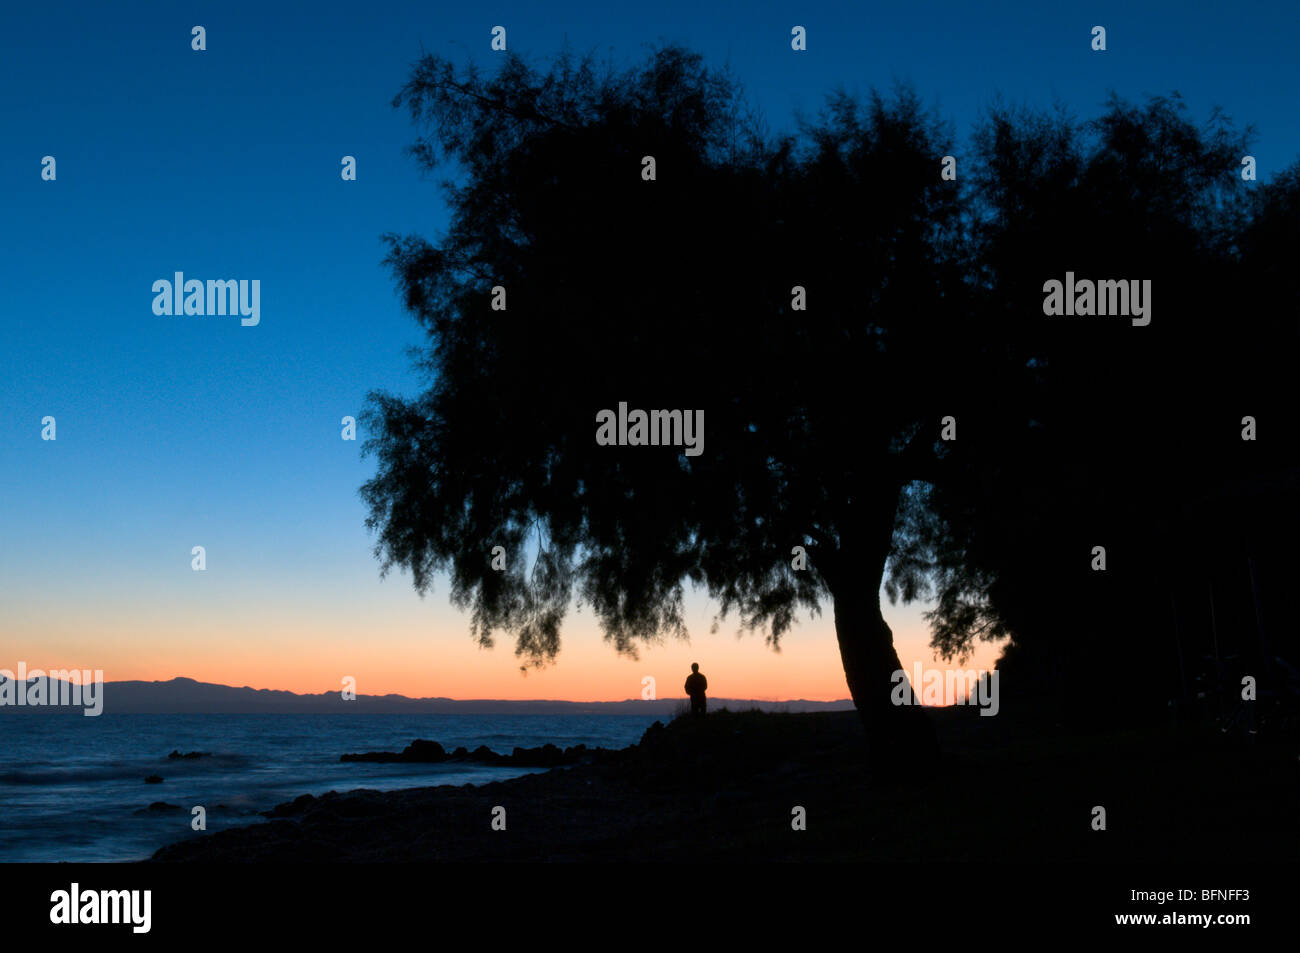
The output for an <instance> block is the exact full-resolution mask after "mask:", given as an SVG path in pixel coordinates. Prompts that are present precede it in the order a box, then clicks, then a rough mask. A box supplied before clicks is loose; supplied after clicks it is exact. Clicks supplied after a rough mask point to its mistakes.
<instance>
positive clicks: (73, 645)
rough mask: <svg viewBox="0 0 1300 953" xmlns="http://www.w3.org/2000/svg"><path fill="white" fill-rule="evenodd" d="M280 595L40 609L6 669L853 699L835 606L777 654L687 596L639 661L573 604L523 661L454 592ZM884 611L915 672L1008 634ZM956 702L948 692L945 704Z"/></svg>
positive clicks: (294, 687) (801, 627) (279, 685)
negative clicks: (459, 606) (673, 624)
mask: <svg viewBox="0 0 1300 953" xmlns="http://www.w3.org/2000/svg"><path fill="white" fill-rule="evenodd" d="M279 595H280V597H281V598H278V599H272V598H266V597H264V598H263V600H259V602H260V604H256V605H249V604H247V603H245V604H242V605H241V604H238V603H236V604H234V605H232V604H231V603H230V602H222V601H221V600H220V598H219V596H217V595H216V594H213V598H212V599H211V600H210V601H209V603H208V604H207V605H201V606H198V607H197V609H198V611H195V610H196V606H194V605H188V606H184V607H182V606H180V605H168V604H166V603H165V602H162V603H160V602H156V601H155V602H150V601H147V600H143V601H141V600H135V601H132V602H130V603H129V604H123V605H120V606H116V607H114V609H115V610H116V611H113V612H105V611H104V609H105V606H104V605H103V603H102V601H98V600H95V601H96V603H97V604H96V605H94V606H93V609H92V607H91V606H90V605H86V606H84V607H78V606H75V605H73V606H69V605H67V604H63V605H60V606H58V608H57V609H56V608H55V607H53V606H44V607H41V606H32V605H29V606H28V607H27V609H26V611H25V613H20V616H19V618H18V619H17V620H15V621H16V622H17V625H16V626H15V629H14V632H15V634H16V635H18V638H15V639H11V640H7V641H8V642H9V643H10V644H9V645H8V646H7V651H5V652H4V654H3V655H0V669H9V670H11V671H15V670H16V668H17V663H18V662H19V661H23V662H25V663H26V665H27V668H28V670H31V669H35V668H41V669H44V670H50V669H64V668H68V669H71V668H77V669H91V670H94V669H100V670H102V671H103V673H104V678H105V680H106V681H125V680H143V681H166V680H169V679H171V678H174V677H176V676H185V677H188V678H193V679H195V680H197V681H201V682H215V683H218V684H224V685H232V686H236V687H242V686H248V687H250V688H254V689H273V690H275V689H278V690H285V691H291V692H296V693H299V694H316V693H320V692H335V691H339V690H341V688H342V685H343V679H344V678H345V677H349V676H350V677H352V678H355V679H356V690H357V692H358V693H359V694H363V695H385V694H390V693H394V694H401V695H406V696H408V697H412V698H419V697H447V698H455V699H471V698H480V699H482V698H490V699H510V700H537V699H556V700H568V701H580V702H581V701H622V700H625V699H636V698H641V697H642V689H643V685H644V682H643V679H645V678H646V677H647V676H648V677H651V678H653V679H654V680H655V695H656V697H658V698H661V699H663V698H677V697H684V692H683V689H682V682H683V681H684V680H685V678H686V676H687V675H688V674H689V673H690V666H691V663H692V662H699V663H700V668H701V671H703V672H704V674H705V675H706V676H707V677H708V679H709V695H710V696H711V697H713V698H741V699H755V700H761V701H772V702H779V701H787V700H793V699H800V698H802V699H807V700H810V701H833V700H837V699H845V698H848V697H849V692H848V687H847V685H846V683H845V679H844V669H843V666H842V664H841V661H840V656H839V648H838V645H837V642H836V638H835V629H834V624H833V623H832V621H831V619H830V618H829V613H823V615H821V616H818V617H814V618H812V619H811V620H810V619H809V618H808V617H807V616H806V615H805V616H803V617H801V618H800V620H799V622H798V623H797V624H796V625H795V626H794V628H793V629H792V630H791V631H790V632H788V633H787V634H786V635H785V636H783V638H782V640H781V651H780V652H779V653H778V652H774V651H772V649H771V648H769V647H768V646H767V644H766V643H765V640H764V638H763V635H762V633H761V632H754V633H749V634H746V635H744V636H742V637H739V638H738V637H737V635H736V631H735V630H736V624H735V621H734V619H728V620H724V621H722V623H721V624H720V626H719V629H718V631H717V632H716V633H714V632H711V631H710V628H711V623H712V618H713V615H712V610H711V608H710V606H709V604H708V603H707V602H706V601H704V600H702V599H697V600H692V599H690V598H689V597H688V600H687V619H686V621H687V627H688V629H689V631H690V634H691V641H690V642H689V643H686V642H682V641H679V640H675V639H671V638H670V639H665V640H664V641H663V642H662V643H660V644H652V645H646V646H643V647H642V648H641V649H640V650H639V655H640V658H639V659H638V660H634V659H631V658H628V657H625V656H620V655H618V654H617V653H616V652H615V651H614V649H613V647H612V646H611V645H610V644H609V643H607V642H605V641H604V640H603V639H602V638H601V635H600V633H599V631H598V628H597V625H596V623H595V620H594V619H593V618H592V616H591V615H590V613H578V612H572V611H571V612H570V614H569V616H568V617H567V619H566V624H565V626H564V630H563V633H562V638H561V648H560V654H559V656H558V658H557V659H556V661H555V662H554V663H553V664H551V665H548V666H546V667H544V668H541V669H529V670H528V671H527V673H521V672H520V664H521V660H520V659H518V658H517V657H516V656H515V654H514V640H513V638H512V637H511V636H510V635H509V634H508V633H498V634H497V637H496V639H495V643H496V644H495V647H494V648H492V649H482V648H480V647H479V646H478V645H477V644H476V643H475V642H474V640H473V639H472V637H471V636H470V634H469V617H468V615H467V614H463V613H460V612H457V611H456V610H454V609H452V608H451V607H450V606H448V605H447V604H446V603H445V602H444V601H442V599H445V596H443V597H442V599H436V598H435V597H431V598H429V599H427V600H420V599H419V598H418V597H416V596H414V594H412V593H411V592H410V590H409V588H408V589H406V590H404V591H403V592H402V594H401V595H397V596H396V597H395V598H394V596H395V594H394V592H393V590H392V589H389V590H387V596H388V598H387V599H385V600H378V601H371V600H369V599H365V598H360V599H356V600H353V601H348V600H346V599H342V598H339V597H337V596H335V595H334V594H331V595H323V594H320V593H312V596H313V598H312V599H310V600H307V601H308V602H310V603H311V604H312V605H311V608H310V609H308V610H303V611H296V610H294V609H291V608H288V607H287V605H286V601H285V599H284V596H285V595H286V594H285V593H280V594H279ZM88 601H90V600H88ZM292 601H294V602H298V601H299V600H292ZM124 602H125V600H124ZM439 603H441V604H439ZM884 608H885V617H886V619H887V621H888V622H889V624H890V626H891V628H892V629H893V632H894V643H895V646H896V647H897V650H898V654H899V659H900V662H901V664H902V666H903V669H904V670H905V671H906V672H907V673H908V676H909V678H911V676H912V673H913V665H914V664H915V663H916V662H918V661H919V662H920V663H921V665H922V667H923V668H924V669H927V670H929V669H932V668H942V669H950V668H957V667H960V668H964V669H981V670H987V669H992V668H993V664H994V661H995V659H996V657H997V655H998V653H999V652H1000V646H995V645H989V644H983V643H982V644H980V645H978V646H977V647H976V649H975V651H974V653H973V655H972V657H971V658H970V659H969V660H968V661H967V663H966V664H965V665H963V666H958V665H957V663H956V662H955V661H954V662H953V663H952V664H945V663H941V662H938V661H936V659H935V657H934V653H933V650H931V649H930V647H929V639H930V636H929V629H928V626H927V625H926V623H925V621H924V620H923V619H922V618H921V612H922V611H923V608H924V607H921V606H910V607H891V606H888V605H885V607H884ZM38 645H39V646H40V648H39V649H38V648H36V646H38ZM23 646H27V648H26V649H25V650H24V648H23ZM24 651H25V653H26V654H23V653H24ZM918 687H919V686H918ZM954 701H955V699H953V698H951V697H947V698H945V699H944V704H951V703H952V702H954Z"/></svg>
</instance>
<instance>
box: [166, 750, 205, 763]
mask: <svg viewBox="0 0 1300 953" xmlns="http://www.w3.org/2000/svg"><path fill="white" fill-rule="evenodd" d="M207 753H208V752H206V751H191V752H189V753H188V754H181V753H180V752H179V751H172V753H171V754H169V755H168V756H167V760H168V761H179V760H184V761H193V760H194V759H195V758H202V757H203V756H204V755H205V754H207Z"/></svg>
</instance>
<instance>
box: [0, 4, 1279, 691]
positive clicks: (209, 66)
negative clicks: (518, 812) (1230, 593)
mask: <svg viewBox="0 0 1300 953" xmlns="http://www.w3.org/2000/svg"><path fill="white" fill-rule="evenodd" d="M618 6H620V7H622V8H617V7H616V5H612V4H609V3H608V2H598V3H597V2H592V3H565V2H548V3H545V4H539V3H518V2H511V3H489V4H473V5H469V4H459V5H456V8H455V9H452V8H450V7H449V6H448V5H440V4H430V3H427V2H418V3H417V2H410V3H383V2H370V3H365V4H353V3H347V4H336V3H330V2H324V3H319V4H311V5H298V4H294V5H292V6H290V5H287V4H274V3H267V2H264V0H263V2H257V3H231V2H223V3H220V4H205V3H175V2H166V3H161V2H132V3H130V4H111V5H110V4H102V3H81V4H31V5H18V4H6V5H5V8H4V11H3V13H0V34H2V35H3V37H4V40H3V41H2V42H3V44H4V47H5V51H4V56H3V57H0V112H2V113H3V115H4V116H5V121H4V133H3V144H4V148H3V149H0V183H2V184H0V189H3V202H2V204H0V208H2V209H3V220H4V225H3V228H2V229H0V235H2V236H3V239H2V240H3V246H0V279H3V282H4V306H3V309H2V310H0V321H2V322H3V343H2V344H0V668H14V667H16V665H17V663H18V662H19V661H25V662H26V663H27V664H28V666H29V667H44V668H52V667H53V668H62V667H76V668H92V669H102V670H103V671H104V673H105V677H106V678H108V679H110V680H116V679H125V678H144V679H154V678H158V679H165V678H170V677H172V676H175V675H187V676H190V677H194V678H199V679H202V680H207V681H217V682H225V683H231V684H236V685H252V686H253V687H256V688H284V689H290V690H294V691H313V692H314V691H325V690H337V689H338V688H339V687H340V679H341V678H342V677H343V676H345V675H350V676H354V677H356V678H357V680H358V685H357V688H358V691H361V692H363V693H368V694H369V693H385V692H401V693H404V694H408V695H446V696H451V697H458V698H470V697H494V698H570V699H576V700H609V699H621V698H627V697H637V696H639V695H640V692H641V679H642V677H643V676H645V675H652V676H654V677H655V678H656V679H657V680H658V682H659V694H660V696H661V697H663V696H666V695H670V694H680V692H681V682H682V680H683V679H684V678H685V675H686V674H687V672H688V670H689V664H690V662H691V661H695V660H698V661H699V662H700V663H701V666H702V668H703V670H704V671H705V672H706V673H707V674H708V675H709V679H710V689H711V694H713V695H726V696H737V697H754V698H766V699H783V698H798V697H803V698H810V699H832V698H842V697H846V696H847V689H846V686H845V682H844V675H843V670H842V668H841V666H840V662H839V657H838V650H837V648H836V644H835V636H834V629H833V626H832V624H831V622H830V619H829V616H828V615H825V616H822V617H820V618H819V619H817V620H815V621H812V622H808V621H805V622H803V623H802V624H801V625H799V626H798V627H797V628H796V630H795V631H794V632H793V633H791V634H790V635H789V636H788V637H787V639H786V640H785V643H784V649H783V651H782V653H781V654H779V655H778V654H774V653H773V652H772V651H771V650H770V649H768V648H767V647H766V646H765V645H764V643H763V640H762V638H761V637H758V636H748V637H745V638H743V639H737V637H736V635H735V624H734V621H731V622H725V623H723V626H722V628H721V629H720V630H719V632H718V633H717V634H710V632H709V622H710V619H711V615H712V610H711V609H710V607H709V606H708V605H707V604H706V602H705V600H703V599H702V598H696V599H694V600H693V601H692V603H691V605H692V618H691V623H692V624H691V633H692V643H691V644H690V645H689V646H688V645H684V644H681V643H676V642H670V643H668V644H665V645H664V646H661V647H652V648H649V649H647V650H646V651H645V652H643V653H642V657H641V659H640V661H632V660H628V659H624V658H620V657H618V656H617V655H615V653H614V651H613V649H612V648H610V647H609V646H607V645H605V644H604V643H603V642H602V641H601V639H600V635H599V633H598V631H597V630H596V629H595V627H594V626H593V624H592V622H591V617H590V615H581V614H576V615H571V616H570V622H569V624H568V626H567V627H566V630H565V634H564V639H565V643H564V647H563V649H562V652H561V655H560V659H559V661H558V663H557V664H556V665H554V666H553V667H551V668H549V669H546V670H544V671H541V672H532V673H530V674H528V675H527V676H522V675H521V674H520V672H519V669H518V664H517V661H516V659H515V657H514V654H513V643H512V641H511V640H510V639H509V638H508V637H506V638H503V639H502V640H501V641H500V642H499V643H498V645H497V647H496V649H495V650H493V651H491V652H485V651H482V650H480V649H479V648H478V647H477V646H476V645H475V644H474V643H473V641H472V640H471V638H470V636H469V634H468V619H467V617H466V616H464V615H462V614H460V613H458V612H456V611H455V610H454V609H452V608H451V607H450V605H449V604H448V602H447V595H446V587H445V586H441V585H440V586H438V587H437V588H436V589H435V592H434V593H433V594H432V595H430V596H429V597H428V598H427V599H425V600H423V601H422V600H421V599H420V598H419V597H418V596H417V595H416V594H415V593H414V592H413V590H412V587H411V584H410V578H409V576H406V575H400V574H396V573H395V574H393V575H392V576H390V577H389V578H388V579H387V580H384V581H381V580H380V579H379V577H378V566H377V563H376V562H375V560H374V559H373V557H372V555H371V547H372V540H371V538H370V537H369V536H368V535H367V533H366V531H365V528H364V526H363V520H364V518H365V515H366V513H365V508H364V506H363V505H362V503H361V501H360V500H359V498H358V496H357V488H358V487H359V486H360V485H361V484H362V483H363V482H364V481H365V480H366V479H367V478H368V477H369V476H370V475H372V473H373V472H374V462H373V461H372V460H365V461H362V460H361V459H360V455H359V448H360V441H358V442H356V443H350V442H344V441H342V440H341V439H340V437H339V430H340V426H339V421H340V418H341V417H343V416H344V415H345V414H352V415H355V414H357V413H358V412H359V411H360V409H361V407H362V402H363V397H364V395H365V393H366V392H367V391H368V390H370V389H373V388H383V389H388V390H392V391H397V392H401V393H408V394H409V393H412V392H414V390H415V388H416V379H415V377H414V375H413V374H412V373H411V372H410V369H409V364H408V360H407V358H406V356H405V353H404V349H405V348H406V347H407V346H408V345H412V344H417V343H419V341H420V336H419V333H418V329H417V326H416V324H415V322H414V321H413V320H412V319H411V318H410V317H409V316H408V315H407V314H405V313H404V312H403V311H402V309H401V307H400V305H399V302H398V299H397V296H396V294H395V291H394V288H395V286H394V283H393V281H392V279H391V277H390V276H389V275H388V274H387V273H386V272H385V271H384V270H383V268H382V267H381V265H380V262H381V259H382V257H383V254H384V247H383V245H382V243H381V241H380V235H381V234H382V233H383V232H387V231H394V232H398V233H408V232H419V233H421V234H424V235H426V236H428V237H430V238H435V237H436V236H437V234H438V233H439V231H440V230H441V229H442V228H443V227H444V226H445V223H446V212H445V209H444V207H443V205H442V202H441V197H440V195H439V193H438V191H437V188H436V185H435V182H434V180H432V179H426V178H422V177H421V175H420V173H419V171H418V169H417V168H416V167H415V166H414V164H413V162H412V161H411V160H409V159H408V158H407V157H406V156H405V155H404V154H403V148H404V147H405V146H406V145H408V144H409V143H410V142H411V141H412V139H413V138H414V130H413V129H412V127H411V126H410V124H409V121H408V119H407V116H406V114H405V113H403V112H400V111H398V110H394V109H393V108H392V107H391V106H390V105H389V103H390V100H391V99H392V96H393V95H394V94H395V93H396V92H397V90H398V89H399V88H400V87H401V85H402V83H403V82H404V80H405V79H406V77H407V75H408V73H409V70H410V66H411V64H412V63H413V61H414V60H415V59H416V58H417V57H418V56H419V55H420V53H421V51H428V52H433V53H439V54H443V55H446V56H450V57H452V58H453V59H455V60H457V61H458V62H462V63H463V62H467V61H469V60H474V61H476V62H478V63H480V64H482V65H483V66H485V67H486V68H491V67H492V65H493V57H494V56H497V55H498V54H493V53H492V52H491V51H490V50H489V40H490V36H489V31H490V30H491V28H492V27H493V26H494V25H496V24H502V25H504V26H505V27H506V28H507V30H508V39H509V44H510V48H511V49H512V50H514V51H516V52H520V53H523V54H525V55H529V56H530V57H534V58H535V57H538V56H547V57H549V56H550V55H552V54H554V53H555V52H556V51H557V50H558V49H559V48H560V46H561V44H562V43H563V42H564V41H565V40H566V39H567V40H568V41H569V43H570V44H571V45H572V46H573V48H574V49H575V50H577V51H580V52H581V51H587V50H593V51H595V52H597V53H599V54H602V55H604V54H608V55H610V56H612V57H614V59H615V60H616V61H617V62H619V63H621V64H623V65H631V64H632V63H635V62H640V61H642V60H643V59H644V56H645V54H646V52H647V51H648V48H649V44H650V43H652V42H654V41H657V40H666V41H676V42H681V43H684V44H686V45H688V46H691V47H693V48H695V49H697V50H699V51H701V52H702V53H704V54H705V56H706V58H707V60H708V62H710V63H711V64H716V65H721V64H724V63H726V64H729V65H730V66H731V68H732V70H733V71H734V74H735V75H736V77H737V78H738V79H739V80H740V81H741V83H742V84H743V85H744V86H745V88H746V90H747V91H748V94H749V96H750V98H751V100H752V101H753V102H754V103H755V104H756V105H758V106H759V107H760V108H761V109H762V110H763V112H764V113H765V114H766V116H767V118H768V121H769V124H770V126H771V128H772V129H774V130H777V129H783V128H789V127H790V126H791V125H792V117H793V115H794V111H795V110H804V111H805V112H814V111H815V110H816V109H817V108H819V106H820V105H821V104H822V102H823V96H824V94H825V93H826V92H828V91H830V90H831V89H832V88H833V87H834V86H835V85H836V84H841V83H842V84H844V85H845V86H846V88H848V89H849V90H850V91H866V90H867V89H869V88H870V87H872V86H878V87H882V88H888V87H889V86H890V85H891V84H892V83H893V82H894V81H895V80H906V81H911V82H912V83H914V84H915V85H916V87H917V89H918V90H919V92H920V93H921V95H922V97H923V98H924V99H925V100H926V101H927V102H931V103H934V104H936V105H937V106H938V107H939V108H940V110H941V112H942V113H943V115H944V116H945V117H947V118H949V119H952V120H953V121H954V122H955V124H956V129H957V131H958V134H959V136H961V137H963V138H964V137H965V135H966V133H967V131H968V130H969V128H970V126H971V124H972V123H973V122H974V121H975V119H976V118H977V116H978V115H979V113H980V111H981V110H982V109H983V108H985V107H986V106H987V105H988V104H989V103H990V102H991V101H992V100H993V98H994V96H995V95H997V94H999V93H1000V94H1001V95H1002V96H1003V97H1004V98H1006V99H1007V100H1010V101H1012V102H1023V103H1026V104H1029V105H1035V106H1047V105H1049V104H1050V103H1051V102H1052V101H1053V100H1054V99H1059V100H1061V101H1063V102H1065V103H1066V104H1068V105H1069V106H1070V107H1071V108H1072V109H1073V110H1074V111H1075V112H1076V113H1077V114H1079V115H1082V116H1089V115H1094V114H1096V112H1097V109H1098V107H1099V105H1100V104H1101V103H1102V102H1103V101H1104V98H1105V95H1106V93H1107V91H1108V90H1111V89H1114V90H1115V91H1117V92H1119V93H1120V94H1121V95H1124V96H1127V97H1132V98H1138V97H1142V96H1145V95H1146V94H1151V93H1167V92H1170V91H1173V90H1178V91H1180V92H1181V93H1182V94H1183V95H1184V97H1185V98H1186V100H1187V102H1188V104H1189V106H1190V108H1191V112H1192V114H1193V115H1194V116H1196V117H1202V118H1203V117H1205V116H1206V115H1207V114H1208V112H1209V109H1210V107H1211V106H1213V105H1215V104H1217V105H1221V106H1222V107H1224V109H1225V110H1226V111H1227V113H1228V114H1229V115H1230V116H1232V117H1233V118H1234V119H1235V120H1236V121H1237V122H1238V124H1240V125H1245V124H1247V123H1254V124H1255V125H1256V127H1257V130H1258V138H1257V145H1256V146H1255V148H1254V150H1253V153H1254V155H1255V156H1256V157H1257V159H1258V162H1259V169H1260V178H1261V180H1265V181H1266V180H1267V179H1268V178H1270V177H1271V175H1273V174H1274V173H1275V172H1276V171H1277V170H1278V169H1280V168H1282V167H1284V166H1285V165H1287V164H1289V163H1290V162H1292V161H1294V160H1295V158H1296V156H1297V155H1300V128H1298V127H1297V123H1296V121H1295V103H1294V94H1295V91H1296V90H1297V89H1300V57H1297V56H1296V54H1295V50H1296V43H1297V38H1300V4H1296V3H1293V2H1286V3H1273V4H1261V3H1249V2H1245V3H1233V4H1231V5H1226V4H1199V3H1189V2H1187V0H1177V2H1167V3H1164V2H1162V3H1141V2H1131V0H1130V2H1119V3H1109V2H1088V3H1069V2H1065V3H1050V4H1042V3H1038V2H1025V3H991V4H980V5H975V4H969V3H959V2H933V3H927V4H883V3H881V4H844V3H840V4H835V3H819V2H801V3H797V4H794V3H753V2H749V0H744V2H739V0H738V2H734V3H716V4H710V3H703V2H697V0H691V2H682V0H661V2H657V3H654V4H644V5H635V4H633V5H627V6H625V7H623V6H622V5H618ZM195 24H202V25H203V26H204V27H206V29H207V41H208V49H207V51H206V52H202V53H197V52H193V51H192V50H191V49H190V28H191V27H192V26H193V25H195ZM794 24H800V25H803V26H805V27H806V28H807V31H808V44H809V49H808V51H807V52H805V53H794V52H792V51H791V50H790V46H789V36H790V28H791V26H793V25H794ZM1094 24H1100V25H1103V26H1105V27H1106V28H1107V31H1108V47H1109V49H1108V51H1107V52H1105V53H1094V52H1092V51H1091V50H1090V48H1089V40H1090V30H1091V27H1092V26H1093V25H1094ZM45 155H53V156H54V157H55V158H56V159H57V161H58V179H57V181H56V182H44V181H42V180H41V178H40V161H41V157H42V156H45ZM344 155H353V156H355V157H356V158H357V162H358V179H357V181H355V182H344V181H342V180H341V179H340V177H339V169H340V164H339V163H340V158H341V157H342V156H344ZM175 271H183V272H185V273H186V275H187V277H194V278H201V279H206V278H230V277H235V278H249V279H251V278H257V279H260V280H261V283H262V302H261V304H262V320H261V324H260V325H259V326H257V327H255V328H243V327H241V326H240V324H239V321H238V319H237V318H230V317H194V316H190V317H183V316H182V317H176V316H171V317H158V316H155V315H154V314H153V312H152V308H151V304H152V301H153V294H152V292H151V290H150V288H151V285H152V283H153V281H154V280H155V279H157V278H168V279H170V278H171V276H172V273H173V272H175ZM47 414H48V415H53V416H55V417H56V418H57V421H58V440H57V441H56V442H46V441H42V440H41V439H40V422H41V419H42V417H44V416H45V415H47ZM361 436H362V438H364V434H362V435H361ZM195 545H203V546H205V547H206V549H207V558H208V569H207V571H206V572H204V573H196V572H192V571H191V569H190V558H191V557H190V549H191V547H192V546H195ZM923 608H924V607H921V606H912V607H908V608H906V609H903V608H896V609H889V608H887V610H886V616H887V618H888V619H889V621H890V622H891V624H892V625H893V626H894V630H895V638H896V642H897V644H898V647H899V654H900V656H901V657H902V659H903V663H904V665H905V666H907V667H909V668H910V666H911V665H912V663H913V662H914V661H916V660H920V661H922V662H923V663H924V664H926V665H929V664H931V663H932V661H933V656H932V653H931V651H930V650H929V648H928V641H929V635H928V631H927V629H926V626H925V624H924V622H923V621H922V620H921V618H920V612H921V611H922V609H923ZM995 655H996V650H995V649H993V648H992V647H988V646H986V647H983V648H982V649H981V650H980V651H979V652H978V653H977V654H976V656H975V657H974V659H973V660H972V661H971V663H970V664H971V666H973V667H983V668H987V667H991V665H992V661H993V659H994V657H995Z"/></svg>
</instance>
